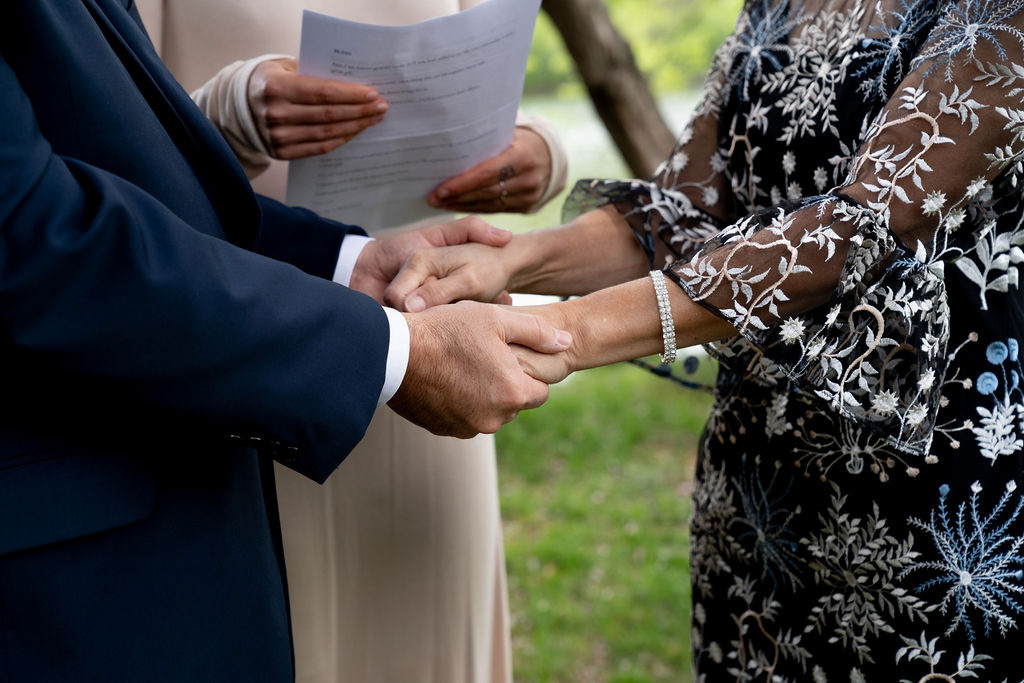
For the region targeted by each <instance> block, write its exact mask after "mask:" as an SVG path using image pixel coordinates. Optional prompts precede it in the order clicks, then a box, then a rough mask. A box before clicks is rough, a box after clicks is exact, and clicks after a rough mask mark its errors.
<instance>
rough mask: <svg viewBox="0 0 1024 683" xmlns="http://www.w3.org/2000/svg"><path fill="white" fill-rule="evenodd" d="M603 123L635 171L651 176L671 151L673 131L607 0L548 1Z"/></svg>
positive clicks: (544, 3)
mask: <svg viewBox="0 0 1024 683" xmlns="http://www.w3.org/2000/svg"><path fill="white" fill-rule="evenodd" d="M543 8H544V10H545V11H546V12H547V13H548V16H550V17H551V20H552V21H553V22H554V24H555V27H556V28H557V29H558V32H559V33H561V34H562V40H563V41H565V46H566V48H567V49H568V51H569V54H570V55H571V56H572V58H573V61H574V62H575V63H576V68H577V70H578V71H579V74H580V78H581V79H582V80H583V83H584V85H586V86H587V90H588V91H589V92H590V99H591V101H593V103H594V108H595V109H596V110H597V113H598V115H599V116H600V117H601V120H602V121H604V125H605V127H606V128H607V129H608V132H609V133H611V136H612V139H613V140H614V141H615V145H616V146H617V147H618V148H619V151H620V152H621V153H622V156H623V158H624V159H625V160H626V164H628V165H629V168H630V170H631V171H632V172H633V173H634V174H635V175H636V176H637V177H640V178H650V177H651V176H652V175H653V174H654V169H655V168H656V167H657V165H658V164H659V163H661V162H662V161H663V160H664V159H665V158H666V157H667V156H668V155H669V152H671V151H672V145H673V143H674V141H675V139H674V136H673V133H672V131H671V130H670V129H669V127H668V125H667V124H666V123H665V120H664V119H663V118H662V117H661V112H659V111H658V106H657V103H656V102H655V101H654V96H653V95H652V94H651V90H650V87H649V86H648V85H647V79H646V78H644V75H643V74H642V73H641V72H640V69H639V68H638V67H637V65H636V60H635V59H634V58H633V51H632V50H631V49H630V48H629V44H628V43H627V42H626V40H625V39H624V38H623V37H622V35H621V34H620V33H619V32H618V30H617V29H616V28H615V25H614V24H612V21H611V18H610V17H609V16H608V10H607V9H606V8H605V5H604V2H603V1H602V0H544V2H543Z"/></svg>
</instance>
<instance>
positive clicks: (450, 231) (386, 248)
mask: <svg viewBox="0 0 1024 683" xmlns="http://www.w3.org/2000/svg"><path fill="white" fill-rule="evenodd" d="M511 239H512V233H510V232H509V231H508V230H501V229H500V228H495V227H494V226H492V225H490V224H489V223H487V222H485V221H482V220H480V219H479V218H476V217H473V216H470V217H468V218H463V219H461V220H457V221H454V222H452V223H445V224H444V225H432V226H429V227H426V228H420V229H419V230H412V231H410V232H405V233H402V234H399V235H393V236H391V237H384V238H382V239H379V240H374V241H373V242H370V243H369V244H367V245H366V246H365V247H364V248H363V251H362V252H361V253H360V254H359V258H358V260H356V265H355V268H354V269H353V270H352V278H351V280H349V287H350V288H352V289H355V290H358V291H360V292H362V293H363V294H369V295H370V296H372V297H373V298H374V299H376V300H377V301H383V296H384V290H385V288H387V286H388V285H389V284H390V283H391V280H392V279H394V277H395V275H397V274H398V271H399V270H400V269H401V267H402V263H403V262H404V261H405V259H406V258H408V256H409V255H410V254H411V253H413V252H415V251H417V250H424V249H426V250H429V249H431V248H433V247H446V246H451V245H456V244H463V243H465V242H476V243H478V244H481V245H487V246H488V247H503V246H505V245H506V244H508V242H509V240H511ZM497 295H498V292H495V293H494V294H493V295H492V296H490V297H488V300H490V299H494V298H495V296H497ZM506 297H507V294H506Z"/></svg>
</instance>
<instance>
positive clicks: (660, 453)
mask: <svg viewBox="0 0 1024 683" xmlns="http://www.w3.org/2000/svg"><path fill="white" fill-rule="evenodd" d="M712 372H713V369H712V368H705V369H704V370H702V374H703V375H704V379H705V380H706V379H707V375H708V374H709V373H712ZM710 403H711V399H710V396H708V395H707V394H704V393H701V392H696V391H690V390H686V389H683V388H681V387H678V386H677V385H675V384H673V383H671V382H669V381H667V380H665V379H661V378H658V377H655V376H654V375H652V374H650V373H648V372H646V371H644V370H641V369H639V368H636V367H633V366H629V365H618V366H612V367H607V368H599V369H595V370H588V371H586V372H583V373H579V374H577V375H576V376H573V377H571V378H570V379H569V380H567V381H566V382H563V383H562V384H560V385H557V386H554V387H552V389H551V399H550V400H549V401H548V403H547V404H546V405H545V406H543V407H541V408H539V409H537V410H534V411H530V412H527V413H523V414H522V415H521V416H520V417H519V418H518V419H517V420H516V421H515V422H513V423H512V424H510V425H507V426H506V427H504V428H503V429H502V430H501V432H499V434H498V464H499V471H500V485H501V507H502V514H503V516H504V520H505V548H506V553H507V561H508V575H509V591H510V600H511V608H512V616H513V627H512V635H513V645H514V666H515V678H516V680H517V681H518V682H519V683H540V682H547V681H557V682H563V681H564V682H576V681H579V682H583V681H614V682H618V683H625V682H627V681H628V682H640V681H688V680H690V675H689V669H690V626H689V621H690V615H689V612H690V577H689V557H688V533H687V522H688V516H689V508H690V492H691V482H692V477H693V474H692V473H693V462H694V453H695V449H696V443H697V438H698V435H699V434H700V431H701V429H702V427H703V424H704V421H705V419H706V417H707V414H708V409H709V406H710Z"/></svg>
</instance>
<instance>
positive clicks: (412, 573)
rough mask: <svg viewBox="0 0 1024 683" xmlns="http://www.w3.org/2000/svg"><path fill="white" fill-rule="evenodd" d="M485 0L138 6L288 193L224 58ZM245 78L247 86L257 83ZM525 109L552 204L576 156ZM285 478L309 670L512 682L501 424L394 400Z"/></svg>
mask: <svg viewBox="0 0 1024 683" xmlns="http://www.w3.org/2000/svg"><path fill="white" fill-rule="evenodd" d="M478 2H479V0H461V2H460V0H353V1H343V0H304V2H302V3H301V4H300V3H292V2H273V1H272V0H219V1H218V2H210V1H209V0H139V1H138V3H137V4H138V6H139V9H140V11H141V13H142V16H143V19H144V21H145V22H146V25H147V28H148V29H149V32H150V34H151V36H152V37H153V40H154V42H155V43H156V44H157V48H158V50H160V51H161V54H162V55H163V57H164V60H165V61H166V62H167V64H168V66H169V67H170V69H171V70H172V71H173V72H174V73H175V75H176V76H177V78H178V79H179V80H180V81H181V83H182V84H183V85H184V86H185V87H186V88H187V89H189V90H194V89H197V88H199V87H200V86H203V91H202V92H201V93H200V94H199V97H198V101H199V102H200V104H201V105H203V107H204V109H205V110H206V111H207V113H208V114H211V118H214V120H215V121H216V122H218V124H219V125H220V126H221V128H222V130H224V129H227V130H226V132H225V135H226V137H227V138H228V140H229V142H231V143H232V147H234V148H235V150H236V152H237V153H238V154H239V156H240V158H241V159H242V160H243V162H244V163H245V164H246V166H247V170H249V171H250V176H252V175H254V174H255V173H258V172H260V171H262V170H263V168H262V167H263V166H265V165H266V164H267V163H269V169H267V170H266V172H263V173H261V174H260V175H259V176H258V177H256V178H255V179H254V181H253V185H254V187H255V188H256V189H257V191H259V192H262V193H263V194H266V195H269V196H272V197H275V198H278V199H283V198H284V191H285V178H286V169H287V164H286V163H284V162H279V161H271V160H269V159H267V158H266V157H262V155H260V154H259V153H258V152H256V151H254V150H252V149H250V148H249V147H251V146H254V145H255V146H258V141H253V139H252V135H253V132H252V131H251V130H250V131H248V135H247V131H246V130H244V126H241V125H240V123H239V122H238V121H235V120H233V112H232V111H231V110H232V107H233V106H234V104H235V103H237V102H235V101H233V100H232V94H231V93H232V87H234V86H233V85H232V83H231V76H235V77H236V78H235V80H236V81H237V80H238V78H237V76H238V74H239V72H240V71H241V70H242V69H243V68H244V65H238V64H236V65H234V66H235V72H234V73H232V71H231V69H230V68H228V69H225V70H224V72H223V73H222V74H220V76H221V78H220V80H219V81H218V80H217V79H214V81H212V82H211V81H209V79H211V77H213V76H214V75H215V74H218V71H219V70H220V69H221V67H223V66H224V65H229V64H232V63H233V62H236V60H248V59H251V58H255V57H257V56H259V55H265V54H268V53H283V54H291V55H295V54H298V42H299V33H300V22H301V10H302V9H311V10H315V11H319V12H323V13H325V14H332V15H334V16H343V17H345V18H348V19H353V20H357V21H362V22H367V23H377V24H409V23H414V22H417V21H421V20H424V19H428V18H431V17H434V16H440V15H443V14H449V13H453V12H456V11H459V10H460V9H465V8H467V7H469V6H472V5H475V4H477V3H478ZM242 75H243V76H245V74H244V73H242ZM245 77H246V78H247V76H245ZM204 84H205V86H204ZM235 85H237V84H235ZM242 85H244V82H243V83H242ZM236 91H237V93H236V94H239V95H240V94H241V92H242V91H243V89H238V88H236ZM236 100H237V98H236ZM234 113H237V112H234ZM218 118H219V119H220V120H219V121H218V120H217V119H218ZM241 118H244V117H241ZM250 123H251V122H250ZM524 123H525V124H526V125H528V126H529V127H530V128H531V129H533V130H534V131H535V132H538V133H539V134H541V136H542V137H544V139H545V140H546V141H547V142H548V145H549V147H550V149H551V153H552V158H553V169H552V181H551V186H550V187H549V188H548V191H547V192H546V193H545V197H544V198H542V202H543V201H546V199H549V198H550V197H551V196H553V195H554V194H557V192H558V191H559V190H560V189H561V187H562V186H563V185H564V182H565V180H564V179H565V154H564V151H562V149H561V147H560V146H559V144H558V142H557V140H555V139H554V138H553V132H552V131H551V129H550V128H549V127H548V126H547V124H546V123H545V122H544V121H543V120H540V121H538V120H536V119H530V120H528V121H523V120H522V119H521V120H520V124H524ZM277 490H278V498H279V502H280V508H281V524H282V530H283V535H284V544H285V559H286V564H287V570H288V584H289V591H290V596H291V614H292V626H293V632H294V640H295V658H296V679H297V681H299V682H300V683H313V682H316V683H340V682H341V681H345V682H346V683H378V682H379V683H385V682H387V683H392V682H400V683H418V682H423V683H463V682H465V683H484V682H495V683H498V682H500V683H507V682H509V681H511V678H512V666H511V660H510V654H511V651H510V650H511V646H510V638H509V624H508V602H507V593H506V588H505V563H504V555H503V552H502V537H501V520H500V511H499V507H498V496H497V471H496V463H495V455H494V440H493V438H492V437H489V436H480V437H477V438H475V439H471V440H468V441H461V440H458V439H449V438H443V437H436V436H433V435H432V434H430V433H428V432H426V431H425V430H423V429H420V428H419V427H416V426H414V425H412V424H411V423H409V422H407V421H405V420H404V419H402V418H399V417H397V416H396V415H395V414H394V413H393V412H391V411H390V410H388V409H382V410H379V411H378V412H377V415H376V416H375V417H374V420H373V422H372V423H371V425H370V428H369V430H368V432H367V434H366V437H365V439H364V440H363V442H362V443H361V444H360V445H359V447H358V448H356V450H355V451H353V452H352V454H351V455H349V457H348V458H347V459H346V460H345V462H344V463H343V464H342V466H341V468H340V470H339V472H338V473H337V474H336V475H335V476H332V477H331V478H330V479H329V480H328V482H327V483H326V484H325V485H324V486H322V487H321V486H318V485H316V484H314V483H313V482H312V481H309V480H307V479H305V478H303V477H301V476H299V475H297V474H295V473H294V472H292V471H291V470H288V469H285V468H282V467H278V468H277Z"/></svg>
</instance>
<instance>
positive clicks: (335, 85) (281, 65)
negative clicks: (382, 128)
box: [249, 59, 388, 159]
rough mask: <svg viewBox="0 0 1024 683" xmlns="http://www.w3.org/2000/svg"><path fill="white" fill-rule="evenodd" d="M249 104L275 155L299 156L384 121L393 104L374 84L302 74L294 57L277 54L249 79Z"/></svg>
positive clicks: (337, 143)
mask: <svg viewBox="0 0 1024 683" xmlns="http://www.w3.org/2000/svg"><path fill="white" fill-rule="evenodd" d="M249 108H250V109H251V110H252V114H253V118H254V119H255V120H256V126H257V128H258V129H259V131H260V135H261V136H262V137H263V141H264V142H265V143H266V144H267V148H268V149H269V150H270V155H271V156H272V157H274V158H276V159H299V158H302V157H308V156H314V155H316V154H324V153H325V152H330V151H331V150H332V149H335V148H336V147H340V146H341V145H343V144H345V143H346V142H348V141H349V140H351V139H352V138H353V137H355V136H356V135H357V134H359V133H360V132H361V131H363V130H365V129H366V128H369V127H370V126H372V125H374V124H376V123H380V121H382V120H383V118H384V112H386V111H387V110H388V104H387V102H385V101H384V100H383V99H381V98H380V95H378V94H377V91H376V90H374V89H373V88H371V87H370V86H367V85H359V84H357V83H345V82H343V81H331V80H325V79H323V78H313V77H312V76H301V75H299V73H298V71H297V64H296V62H295V60H294V59H272V60H268V61H266V62H263V63H261V64H260V65H259V66H257V67H256V70H255V71H253V73H252V76H251V77H250V78H249Z"/></svg>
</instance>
